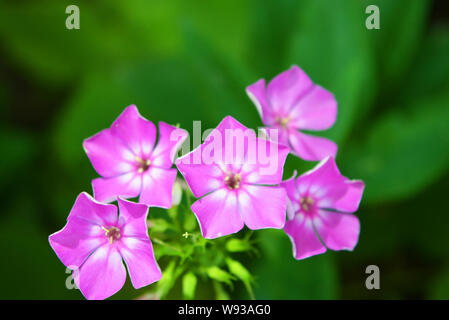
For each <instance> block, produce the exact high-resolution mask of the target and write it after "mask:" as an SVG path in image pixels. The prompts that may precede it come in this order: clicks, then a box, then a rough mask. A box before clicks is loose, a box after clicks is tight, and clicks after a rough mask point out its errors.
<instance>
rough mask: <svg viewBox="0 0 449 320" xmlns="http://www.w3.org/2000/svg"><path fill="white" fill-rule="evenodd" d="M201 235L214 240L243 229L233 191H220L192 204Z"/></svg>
mask: <svg viewBox="0 0 449 320" xmlns="http://www.w3.org/2000/svg"><path fill="white" fill-rule="evenodd" d="M191 208H192V211H193V212H194V213H195V215H196V217H197V219H198V221H199V224H200V227H201V233H202V235H203V237H204V238H206V239H214V238H217V237H221V236H225V235H228V234H231V233H235V232H237V231H239V230H241V229H242V228H243V220H242V217H241V216H240V213H239V209H238V203H237V196H236V193H235V192H233V191H228V190H226V189H220V190H217V191H215V192H212V193H211V194H208V195H206V196H205V197H203V198H201V199H199V200H197V201H196V202H195V203H193V204H192V207H191Z"/></svg>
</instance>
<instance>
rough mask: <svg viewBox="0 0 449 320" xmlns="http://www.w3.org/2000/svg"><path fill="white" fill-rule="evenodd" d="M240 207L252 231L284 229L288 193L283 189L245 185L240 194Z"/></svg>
mask: <svg viewBox="0 0 449 320" xmlns="http://www.w3.org/2000/svg"><path fill="white" fill-rule="evenodd" d="M238 205H239V210H240V213H241V216H242V217H243V220H244V221H245V224H246V225H247V226H248V228H250V229H253V230H256V229H265V228H275V229H281V228H283V227H284V224H285V212H286V206H287V193H286V192H285V190H284V189H283V188H281V187H268V186H254V185H245V186H244V187H243V188H241V189H240V190H239V192H238Z"/></svg>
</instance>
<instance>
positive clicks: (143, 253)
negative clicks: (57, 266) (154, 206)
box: [49, 192, 162, 299]
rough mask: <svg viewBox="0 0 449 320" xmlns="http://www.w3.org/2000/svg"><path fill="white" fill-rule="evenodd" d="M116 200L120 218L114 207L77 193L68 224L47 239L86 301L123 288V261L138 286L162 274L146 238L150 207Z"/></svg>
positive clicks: (124, 272) (102, 297) (149, 282)
mask: <svg viewBox="0 0 449 320" xmlns="http://www.w3.org/2000/svg"><path fill="white" fill-rule="evenodd" d="M117 201H118V206H119V209H120V215H119V216H118V215H117V207H116V206H115V205H112V204H102V203H99V202H97V201H95V200H94V199H93V198H92V197H91V196H90V195H88V194H87V193H84V192H83V193H81V194H80V195H79V196H78V198H77V199H76V202H75V205H74V206H73V208H72V210H71V212H70V214H69V216H68V218H67V224H66V225H65V226H64V228H63V229H62V230H60V231H58V232H56V233H54V234H52V235H50V237H49V242H50V245H51V247H52V248H53V250H54V251H55V252H56V255H57V256H58V257H59V259H60V260H61V261H62V263H63V264H64V265H65V266H66V267H68V268H70V269H72V270H74V273H73V277H74V280H75V283H76V285H77V287H78V288H79V289H80V291H81V292H82V293H83V295H84V296H85V297H86V298H87V299H105V298H108V297H110V296H111V295H113V294H114V293H116V292H117V291H119V290H120V289H121V288H122V287H123V284H124V283H125V280H126V269H125V266H124V265H123V261H122V259H123V260H125V263H126V266H127V268H128V272H129V275H130V278H131V282H132V284H133V286H134V287H135V288H136V289H138V288H141V287H144V286H147V285H149V284H151V283H153V282H155V281H158V280H159V279H160V278H161V277H162V274H161V271H160V269H159V266H158V264H157V262H156V260H155V258H154V253H153V248H152V245H151V241H150V238H149V237H148V229H147V224H146V218H147V214H148V207H147V206H146V205H144V204H138V203H134V202H130V201H127V200H123V199H121V198H120V197H119V198H118V199H117Z"/></svg>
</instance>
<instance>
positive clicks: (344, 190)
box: [297, 157, 364, 212]
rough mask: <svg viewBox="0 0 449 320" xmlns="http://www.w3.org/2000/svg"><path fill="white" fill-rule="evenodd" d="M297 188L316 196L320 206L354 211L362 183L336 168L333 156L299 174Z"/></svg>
mask: <svg viewBox="0 0 449 320" xmlns="http://www.w3.org/2000/svg"><path fill="white" fill-rule="evenodd" d="M297 185H298V189H299V190H300V191H302V192H305V191H306V190H308V191H309V192H311V193H312V194H314V195H315V196H317V195H319V196H318V206H319V207H320V208H328V209H329V208H330V209H336V210H341V211H346V212H354V211H356V210H357V208H358V204H359V202H360V199H361V196H362V193H363V187H364V184H363V182H361V181H350V180H349V179H348V178H346V177H345V176H343V175H342V174H341V173H340V170H338V167H337V164H336V163H335V160H334V158H332V157H326V158H325V159H323V160H322V161H321V162H320V163H319V164H318V165H317V166H315V168H313V169H312V170H310V171H308V172H306V173H304V174H303V175H301V176H300V177H299V178H298V180H297Z"/></svg>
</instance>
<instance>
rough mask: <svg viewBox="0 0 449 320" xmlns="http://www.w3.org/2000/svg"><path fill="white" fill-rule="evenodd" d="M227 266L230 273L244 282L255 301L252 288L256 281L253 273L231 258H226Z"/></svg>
mask: <svg viewBox="0 0 449 320" xmlns="http://www.w3.org/2000/svg"><path fill="white" fill-rule="evenodd" d="M226 264H227V265H228V268H229V271H230V272H231V273H232V274H233V275H235V276H236V277H237V278H239V279H240V280H242V282H243V283H244V284H245V287H246V289H247V290H248V293H249V295H250V297H251V299H253V300H254V293H253V290H252V287H251V283H252V282H253V280H254V279H253V276H252V275H251V273H250V272H249V271H248V270H247V269H246V268H245V267H244V266H243V265H242V264H241V263H240V262H238V261H237V260H233V259H231V258H229V257H227V258H226Z"/></svg>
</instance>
